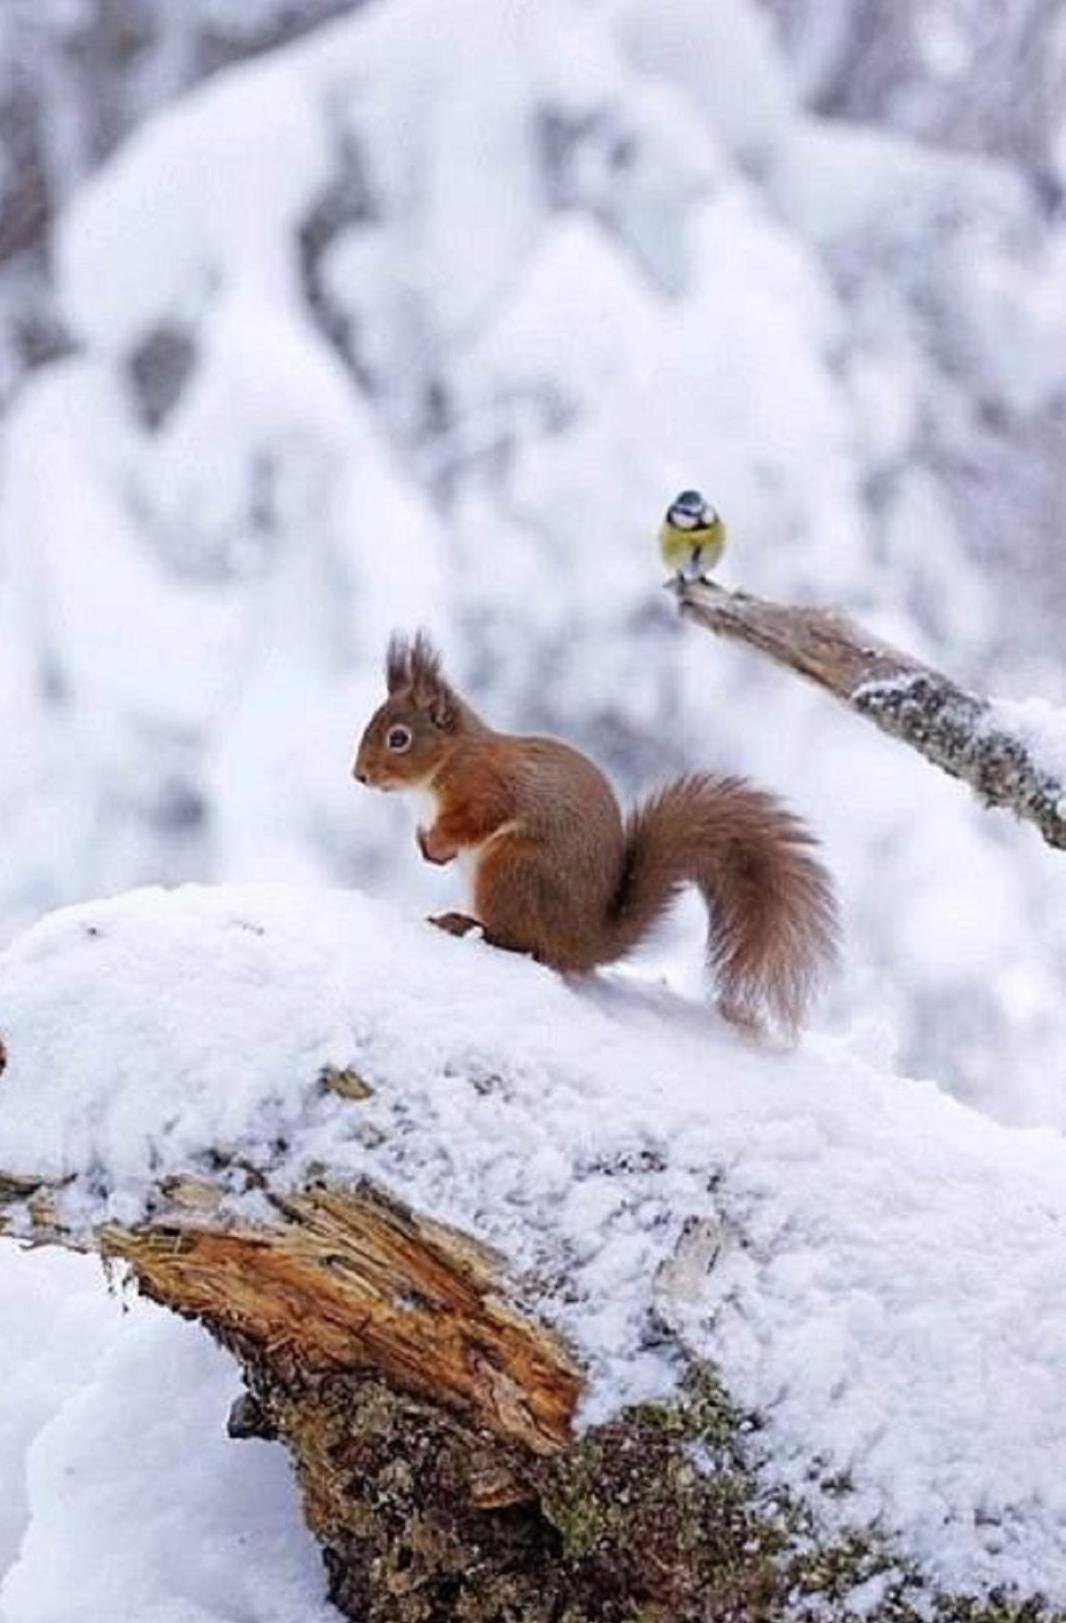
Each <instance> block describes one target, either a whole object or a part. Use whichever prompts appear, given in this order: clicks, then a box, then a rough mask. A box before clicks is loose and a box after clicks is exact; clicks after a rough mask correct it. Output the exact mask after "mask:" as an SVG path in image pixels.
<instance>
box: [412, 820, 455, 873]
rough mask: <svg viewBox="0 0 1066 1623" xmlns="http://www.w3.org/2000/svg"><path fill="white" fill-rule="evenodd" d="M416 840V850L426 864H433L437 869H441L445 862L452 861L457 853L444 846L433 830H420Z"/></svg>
mask: <svg viewBox="0 0 1066 1623" xmlns="http://www.w3.org/2000/svg"><path fill="white" fill-rule="evenodd" d="M417 839H418V849H419V850H420V851H421V853H422V856H423V857H424V859H425V861H426V862H434V863H436V865H437V867H438V868H442V867H443V866H444V864H445V863H446V862H452V861H454V859H455V856H456V854H457V853H456V852H455V851H453V850H452V849H451V847H450V846H447V845H444V844H443V842H442V841H441V840H440V839H439V837H438V836H437V835H436V834H435V831H434V830H433V829H431V828H429V829H426V828H420V829H419V830H418V834H417Z"/></svg>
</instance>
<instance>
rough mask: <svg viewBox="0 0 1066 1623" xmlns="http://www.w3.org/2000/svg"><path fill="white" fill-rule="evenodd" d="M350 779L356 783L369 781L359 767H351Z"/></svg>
mask: <svg viewBox="0 0 1066 1623" xmlns="http://www.w3.org/2000/svg"><path fill="white" fill-rule="evenodd" d="M352 777H353V778H354V779H355V781H356V783H369V782H370V779H369V778H368V777H367V775H366V773H365V772H364V771H363V769H362V767H361V766H353V767H352Z"/></svg>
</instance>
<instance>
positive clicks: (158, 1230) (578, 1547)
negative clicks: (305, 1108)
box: [0, 1073, 1063, 1623]
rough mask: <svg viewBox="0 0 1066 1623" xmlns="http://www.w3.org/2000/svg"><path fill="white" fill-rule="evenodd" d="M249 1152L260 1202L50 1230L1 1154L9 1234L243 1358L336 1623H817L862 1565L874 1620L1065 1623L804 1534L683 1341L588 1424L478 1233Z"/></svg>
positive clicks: (663, 1330) (688, 1240)
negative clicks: (194, 1326)
mask: <svg viewBox="0 0 1066 1623" xmlns="http://www.w3.org/2000/svg"><path fill="white" fill-rule="evenodd" d="M343 1074H345V1075H346V1074H347V1073H343ZM354 1096H355V1097H358V1095H354ZM243 1170H245V1171H247V1173H248V1174H249V1176H250V1177H251V1179H252V1181H253V1183H255V1182H257V1181H258V1182H259V1186H260V1193H261V1194H262V1196H263V1198H264V1199H265V1200H266V1201H267V1202H268V1205H269V1207H270V1208H271V1210H272V1213H273V1215H272V1218H271V1220H270V1221H264V1222H260V1223H256V1224H253V1223H249V1222H247V1221H243V1220H241V1221H237V1220H235V1219H233V1218H232V1217H227V1216H226V1214H225V1209H224V1200H225V1197H224V1192H223V1189H222V1187H221V1185H220V1184H215V1183H212V1182H211V1181H209V1180H206V1179H203V1178H192V1177H182V1178H174V1179H169V1180H167V1181H166V1182H165V1183H163V1184H161V1185H160V1186H159V1188H158V1190H157V1191H156V1195H155V1198H154V1199H153V1201H152V1202H151V1211H152V1215H151V1217H150V1218H149V1219H147V1220H146V1221H145V1222H143V1223H140V1224H138V1225H137V1226H135V1227H123V1226H120V1225H117V1224H113V1223H111V1224H107V1225H105V1226H103V1227H101V1228H100V1229H98V1230H97V1231H95V1232H93V1233H89V1234H86V1233H84V1232H81V1231H74V1230H72V1229H70V1228H69V1227H68V1226H67V1225H66V1223H65V1221H64V1218H63V1205H62V1193H63V1187H64V1186H63V1185H56V1184H54V1183H50V1182H49V1181H48V1180H47V1179H42V1178H38V1177H34V1176H32V1175H28V1176H27V1175H22V1174H11V1173H0V1234H4V1233H6V1234H7V1235H8V1236H9V1237H11V1238H13V1239H21V1240H22V1241H23V1243H25V1244H30V1245H40V1244H57V1245H63V1246H67V1247H70V1248H72V1249H76V1250H87V1251H96V1252H98V1253H99V1255H100V1256H101V1257H102V1258H104V1260H105V1262H107V1263H109V1264H111V1265H114V1264H115V1263H119V1264H123V1265H127V1266H128V1268H129V1270H130V1272H131V1274H132V1277H133V1279H134V1281H135V1282H136V1284H137V1286H138V1288H139V1289H140V1291H141V1292H142V1293H143V1294H144V1295H146V1296H148V1297H150V1298H151V1299H153V1300H155V1301H157V1302H160V1303H162V1304H163V1305H165V1306H167V1307H169V1308H170V1309H172V1310H173V1311H174V1312H177V1313H179V1314H181V1315H183V1316H184V1317H187V1318H193V1319H197V1320H199V1321H200V1322H201V1323H202V1324H203V1325H204V1326H205V1327H206V1328H207V1329H208V1330H209V1331H210V1333H211V1334H212V1335H213V1336H214V1337H215V1338H216V1340H218V1341H219V1342H220V1343H222V1344H223V1345H224V1346H225V1347H226V1348H227V1349H228V1350H229V1351H230V1352H231V1353H232V1354H233V1355H234V1356H235V1357H236V1359H237V1360H238V1362H239V1364H240V1366H241V1369H242V1373H243V1376H244V1381H245V1388H246V1392H245V1395H244V1396H243V1397H242V1398H241V1399H239V1400H238V1402H237V1403H236V1404H234V1406H233V1408H232V1410H231V1412H230V1417H229V1432H230V1435H231V1436H232V1437H234V1438H244V1437H252V1436H254V1437H263V1438H276V1439H277V1440H278V1441H280V1442H282V1443H283V1444H284V1445H285V1446H286V1447H287V1448H288V1450H289V1452H290V1454H291V1456H292V1458H293V1461H294V1464H295V1468H296V1472H297V1477H298V1480H299V1483H300V1487H301V1491H302V1497H303V1508H304V1516H305V1520H306V1522H307V1525H308V1527H309V1529H310V1530H311V1532H312V1534H313V1536H314V1537H315V1538H316V1540H317V1541H318V1543H319V1546H320V1548H321V1550H322V1555H323V1560H324V1564H325V1568H326V1573H327V1579H328V1594H329V1598H330V1599H331V1600H332V1602H333V1603H334V1605H336V1606H337V1608H338V1609H339V1611H340V1613H341V1615H342V1616H344V1617H347V1618H350V1619H352V1620H353V1623H718V1620H722V1623H727V1620H728V1623H785V1620H786V1619H787V1620H789V1623H817V1620H819V1619H822V1618H824V1617H826V1616H839V1617H845V1616H853V1615H856V1614H854V1613H853V1612H852V1611H851V1610H850V1609H849V1597H850V1596H851V1595H852V1594H853V1593H854V1592H855V1591H856V1590H859V1591H862V1592H863V1593H867V1592H868V1590H869V1587H870V1585H871V1584H874V1585H876V1586H877V1590H878V1593H879V1594H880V1595H881V1599H880V1600H879V1601H878V1602H877V1603H876V1604H875V1605H874V1606H873V1607H872V1609H871V1608H870V1606H869V1604H868V1601H866V1602H864V1611H863V1615H864V1617H865V1618H866V1620H867V1623H920V1620H926V1623H927V1620H928V1618H929V1617H930V1616H935V1617H936V1618H937V1620H938V1623H1063V1620H1062V1619H1061V1618H1059V1617H1057V1616H1056V1615H1055V1614H1053V1613H1050V1612H1048V1611H1046V1610H1045V1609H1044V1608H1043V1606H1042V1604H1041V1603H1040V1602H1039V1601H1036V1600H1034V1601H1028V1600H1026V1601H1020V1602H1019V1603H1018V1604H1017V1605H1015V1604H1014V1603H1013V1602H1011V1603H1009V1604H1005V1605H1004V1606H1001V1605H1000V1604H999V1602H998V1601H995V1602H990V1603H989V1604H988V1605H987V1606H986V1605H985V1604H983V1603H982V1602H981V1601H980V1600H978V1599H976V1598H975V1597H972V1596H965V1595H964V1596H950V1595H942V1594H939V1593H937V1592H935V1591H930V1589H929V1587H928V1585H927V1584H926V1583H925V1581H924V1580H923V1579H922V1578H921V1577H920V1576H919V1575H918V1574H917V1573H916V1572H914V1571H913V1569H909V1568H908V1567H907V1565H906V1563H900V1562H899V1561H898V1559H897V1557H896V1556H895V1555H894V1553H893V1552H892V1551H891V1549H890V1548H889V1547H887V1546H886V1544H885V1541H884V1537H883V1535H882V1534H881V1532H880V1531H879V1530H877V1529H870V1530H868V1531H867V1530H864V1529H862V1528H861V1527H858V1528H857V1527H854V1526H849V1527H848V1528H847V1529H846V1531H845V1532H844V1533H843V1534H841V1535H828V1536H827V1535H826V1534H824V1533H822V1532H820V1531H819V1529H818V1527H817V1526H816V1525H815V1523H814V1521H813V1520H812V1518H811V1515H810V1513H809V1511H808V1510H807V1508H806V1507H805V1505H804V1504H803V1503H802V1502H801V1501H799V1500H797V1499H795V1498H793V1497H792V1496H791V1495H790V1494H789V1493H788V1492H787V1491H785V1490H783V1489H782V1488H780V1487H774V1486H772V1485H771V1484H769V1483H767V1482H766V1481H765V1479H764V1478H763V1477H762V1475H761V1474H760V1470H759V1468H758V1457H757V1455H753V1454H752V1453H751V1445H752V1440H753V1439H754V1440H757V1439H758V1436H759V1423H758V1419H757V1417H755V1416H752V1415H746V1414H743V1413H741V1412H740V1411H738V1410H737V1409H736V1408H735V1407H734V1406H733V1405H732V1404H731V1403H730V1401H729V1399H728V1396H727V1394H726V1393H725V1392H724V1391H723V1389H722V1387H721V1386H720V1384H719V1382H718V1380H717V1377H716V1375H715V1373H714V1371H713V1370H711V1369H709V1368H708V1367H706V1366H701V1365H698V1364H695V1363H693V1362H692V1361H691V1360H688V1361H687V1374H686V1375H685V1376H684V1378H683V1379H682V1381H681V1383H680V1388H679V1392H678V1395H677V1397H676V1399H675V1400H672V1401H671V1402H669V1403H660V1404H644V1405H640V1406H637V1407H634V1408H630V1409H627V1410H624V1411H622V1412H621V1413H619V1414H617V1415H615V1416H614V1417H613V1418H611V1419H609V1420H608V1421H606V1422H605V1423H603V1424H600V1425H598V1426H592V1427H589V1428H587V1429H585V1430H584V1431H583V1432H582V1433H581V1434H580V1435H579V1434H578V1433H577V1431H576V1429H575V1426H574V1411H575V1406H576V1404H577V1402H578V1399H579V1397H580V1395H581V1392H582V1389H583V1384H584V1383H583V1376H582V1372H581V1370H580V1369H579V1368H578V1367H577V1365H576V1364H575V1362H574V1360H573V1358H572V1356H571V1354H570V1353H569V1352H568V1350H567V1349H566V1347H565V1346H564V1345H563V1343H562V1342H561V1340H560V1339H559V1337H558V1336H557V1335H556V1334H555V1333H554V1332H553V1331H552V1330H551V1329H550V1328H547V1327H545V1326H544V1325H541V1324H538V1323H536V1322H535V1321H534V1320H533V1319H532V1318H531V1317H529V1316H528V1315H527V1314H526V1313H525V1312H524V1311H523V1310H522V1307H521V1305H520V1304H519V1303H518V1302H516V1301H515V1300H513V1298H512V1295H511V1293H510V1291H509V1289H508V1286H507V1285H506V1283H505V1282H504V1280H503V1277H502V1275H501V1273H500V1271H499V1268H498V1266H497V1262H496V1259H495V1258H494V1256H493V1254H492V1253H491V1252H490V1251H489V1250H488V1249H487V1248H486V1247H485V1246H484V1245H482V1244H481V1243H480V1242H479V1241H478V1240H477V1239H475V1238H473V1237H471V1236H469V1235H466V1234H463V1233H460V1232H459V1231H457V1230H455V1229H452V1228H448V1227H446V1226H444V1225H442V1224H440V1223H438V1222H435V1221H432V1220H430V1219H428V1218H426V1217H424V1216H421V1215H419V1214H418V1213H416V1212H413V1211H411V1210H410V1209H409V1208H407V1207H406V1206H404V1205H403V1204H402V1203H401V1202H399V1201H398V1200H397V1199H395V1198H394V1197H393V1196H392V1195H391V1194H387V1193H385V1192H383V1191H381V1190H379V1189H375V1188H372V1187H370V1186H369V1185H366V1184H363V1185H360V1186H358V1187H356V1188H344V1189H341V1188H331V1187H329V1185H328V1183H326V1182H322V1183H320V1184H317V1185H316V1186H315V1187H309V1188H307V1189H304V1190H301V1191H298V1192H295V1193H285V1194H278V1193H276V1192H272V1191H271V1190H269V1189H268V1188H266V1187H265V1186H264V1185H263V1183H262V1180H257V1177H256V1174H255V1171H254V1169H252V1168H244V1169H243ZM68 1181H70V1182H76V1180H68ZM713 1228H714V1226H713V1225H712V1224H709V1223H708V1222H707V1220H704V1221H701V1222H700V1223H697V1224H689V1225H686V1226H685V1228H684V1230H683V1232H682V1237H681V1240H680V1242H679V1245H678V1249H677V1251H676V1253H675V1255H674V1257H673V1259H671V1261H670V1262H669V1263H666V1264H664V1265H663V1269H662V1270H661V1275H660V1278H659V1279H658V1280H649V1304H650V1312H649V1333H655V1334H656V1335H657V1336H658V1338H659V1339H660V1340H670V1339H671V1331H670V1329H669V1325H668V1323H667V1322H666V1320H665V1319H663V1318H661V1317H659V1316H658V1315H657V1311H656V1308H655V1304H656V1302H657V1301H658V1300H659V1291H660V1287H662V1289H663V1290H664V1291H665V1292H666V1293H667V1294H668V1293H669V1290H670V1288H671V1285H673V1286H675V1287H676V1285H677V1284H678V1281H679V1280H680V1281H683V1280H684V1278H685V1277H687V1275H688V1273H690V1272H691V1270H692V1269H700V1270H705V1269H706V1268H707V1267H710V1266H713V1265H714V1258H715V1256H716V1255H717V1250H718V1247H717V1244H716V1243H715V1234H714V1232H713ZM675 1346H676V1348H677V1354H678V1361H679V1365H682V1366H684V1365H685V1355H684V1353H683V1351H682V1349H681V1347H680V1345H678V1344H676V1343H675ZM219 1423H220V1424H222V1417H221V1416H220V1417H219ZM193 1446H195V1444H194V1445H193Z"/></svg>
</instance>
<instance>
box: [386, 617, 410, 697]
mask: <svg viewBox="0 0 1066 1623" xmlns="http://www.w3.org/2000/svg"><path fill="white" fill-rule="evenodd" d="M385 686H386V687H387V688H388V690H389V693H390V694H393V693H400V692H402V691H403V689H404V688H409V687H410V686H411V643H410V640H409V639H408V638H407V637H405V636H403V634H402V633H401V632H399V631H394V632H393V634H392V636H391V637H390V638H389V647H388V652H387V653H386V655H385Z"/></svg>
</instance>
